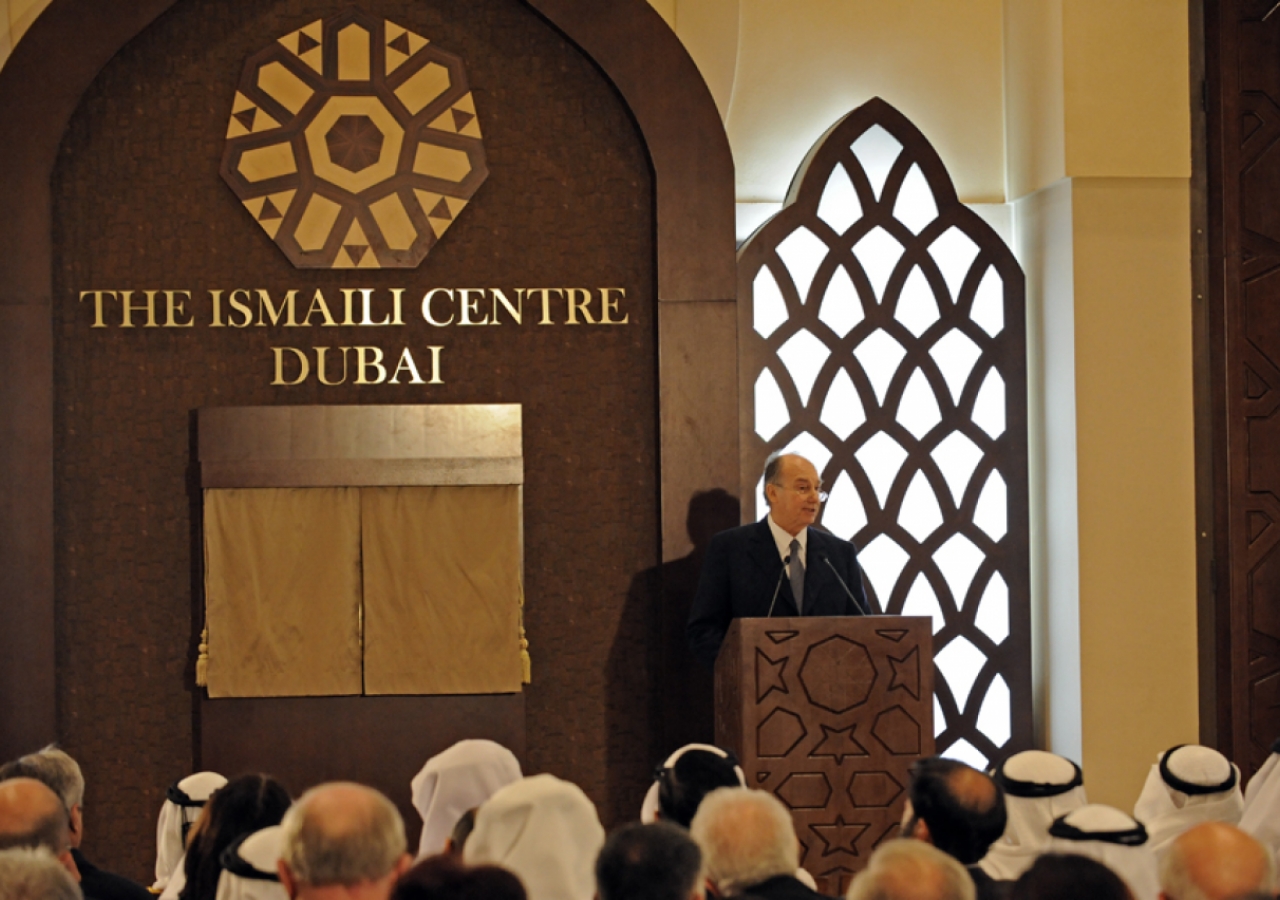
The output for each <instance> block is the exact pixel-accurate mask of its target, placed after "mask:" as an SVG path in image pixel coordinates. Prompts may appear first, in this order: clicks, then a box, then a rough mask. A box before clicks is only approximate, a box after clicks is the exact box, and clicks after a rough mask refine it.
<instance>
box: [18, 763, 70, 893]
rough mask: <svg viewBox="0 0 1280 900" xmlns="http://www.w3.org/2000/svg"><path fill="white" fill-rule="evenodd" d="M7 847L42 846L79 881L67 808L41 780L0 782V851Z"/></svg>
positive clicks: (19, 778)
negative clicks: (72, 850) (73, 855)
mask: <svg viewBox="0 0 1280 900" xmlns="http://www.w3.org/2000/svg"><path fill="white" fill-rule="evenodd" d="M10 847H43V848H45V849H46V850H48V851H49V852H50V853H52V854H53V855H54V856H55V857H57V859H58V861H59V862H60V863H62V865H63V867H64V868H66V870H67V871H68V872H70V873H71V875H72V877H74V878H75V880H76V881H79V880H80V873H79V872H78V871H76V864H75V860H73V859H72V858H71V821H70V818H69V817H68V815H67V808H66V807H65V806H63V805H62V798H61V797H59V796H58V795H57V794H55V793H54V792H53V790H52V789H51V788H49V786H48V785H46V784H45V783H44V782H42V781H38V780H36V779H34V778H24V777H16V778H9V779H7V780H5V781H0V850H6V849H8V848H10Z"/></svg>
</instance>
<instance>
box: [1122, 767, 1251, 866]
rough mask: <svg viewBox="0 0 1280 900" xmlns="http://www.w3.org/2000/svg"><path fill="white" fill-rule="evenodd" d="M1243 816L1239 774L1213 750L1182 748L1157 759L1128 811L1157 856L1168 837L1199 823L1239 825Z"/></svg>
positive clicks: (1170, 837) (1171, 837)
mask: <svg viewBox="0 0 1280 900" xmlns="http://www.w3.org/2000/svg"><path fill="white" fill-rule="evenodd" d="M1243 813H1244V794H1243V792H1242V791H1241V790H1240V771H1239V770H1238V769H1237V768H1236V767H1235V765H1234V764H1232V763H1231V762H1230V761H1229V760H1228V759H1227V758H1226V757H1225V756H1223V755H1222V754H1221V753H1219V752H1218V751H1217V750H1214V749H1213V748H1212V747H1201V746H1199V745H1198V744H1183V745H1179V746H1177V747H1171V748H1170V749H1168V750H1166V751H1165V752H1164V753H1161V754H1160V755H1159V756H1158V757H1157V758H1156V763H1155V765H1153V766H1152V767H1151V771H1150V772H1149V773H1148V774H1147V781H1146V783H1145V784H1144V785H1143V786H1142V793H1141V794H1140V795H1139V796H1138V801H1137V803H1135V804H1134V807H1133V815H1134V818H1136V819H1137V820H1138V821H1140V822H1142V823H1143V824H1144V825H1145V826H1146V828H1147V834H1148V835H1149V836H1150V843H1149V844H1148V846H1149V847H1150V848H1151V850H1152V852H1154V853H1155V854H1156V856H1157V857H1158V856H1160V855H1161V854H1163V853H1164V852H1165V850H1166V849H1167V848H1168V847H1169V844H1171V843H1172V842H1173V839H1174V838H1176V837H1177V836H1178V835H1180V834H1182V832H1184V831H1186V830H1187V829H1188V828H1190V827H1191V826H1193V825H1198V824H1200V823H1201V822H1228V823H1230V824H1232V825H1235V824H1237V823H1239V821H1240V817H1241V815H1242V814H1243Z"/></svg>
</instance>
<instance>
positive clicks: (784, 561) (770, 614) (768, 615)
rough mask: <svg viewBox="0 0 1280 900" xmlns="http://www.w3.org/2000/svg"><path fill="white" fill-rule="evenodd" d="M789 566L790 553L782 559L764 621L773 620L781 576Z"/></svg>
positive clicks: (780, 585) (780, 587) (780, 588)
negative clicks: (780, 569)
mask: <svg viewBox="0 0 1280 900" xmlns="http://www.w3.org/2000/svg"><path fill="white" fill-rule="evenodd" d="M789 565H791V554H790V553H788V554H787V555H786V556H784V557H782V571H781V572H779V573H778V583H777V584H775V585H774V586H773V599H772V600H770V601H769V612H768V613H766V614H765V618H766V619H772V618H773V604H775V603H777V602H778V591H780V590H782V576H783V575H786V574H787V566H789ZM855 605H856V604H855Z"/></svg>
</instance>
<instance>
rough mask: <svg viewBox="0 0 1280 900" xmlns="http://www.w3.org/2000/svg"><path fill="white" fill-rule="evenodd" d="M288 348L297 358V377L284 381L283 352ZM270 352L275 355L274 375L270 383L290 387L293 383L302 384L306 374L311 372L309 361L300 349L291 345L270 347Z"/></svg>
mask: <svg viewBox="0 0 1280 900" xmlns="http://www.w3.org/2000/svg"><path fill="white" fill-rule="evenodd" d="M286 350H288V351H289V352H290V353H292V354H293V355H294V356H296V357H297V358H298V366H299V369H300V371H299V373H298V377H297V378H295V379H294V380H293V381H285V379H284V352H285V351H286ZM271 352H272V353H274V354H275V355H276V377H275V380H274V381H272V382H271V383H272V384H280V385H284V386H285V387H292V386H293V385H295V384H302V382H304V381H306V380H307V376H308V375H310V374H311V362H310V360H308V359H307V355H306V354H305V353H303V352H302V351H301V350H298V349H295V348H293V347H272V348H271Z"/></svg>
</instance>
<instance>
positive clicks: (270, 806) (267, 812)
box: [178, 775, 291, 900]
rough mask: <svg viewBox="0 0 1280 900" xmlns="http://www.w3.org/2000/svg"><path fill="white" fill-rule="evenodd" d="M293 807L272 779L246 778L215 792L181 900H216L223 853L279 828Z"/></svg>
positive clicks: (194, 842)
mask: <svg viewBox="0 0 1280 900" xmlns="http://www.w3.org/2000/svg"><path fill="white" fill-rule="evenodd" d="M290 803H291V801H290V799H289V792H288V791H286V790H285V789H284V786H283V785H281V784H280V782H278V781H276V780H275V779H274V778H271V777H270V776H268V775H243V776H241V777H240V778H237V779H235V780H234V781H229V782H227V784H226V785H224V786H223V787H220V788H218V790H216V791H214V792H213V795H212V796H211V797H210V798H209V802H208V803H207V804H206V805H205V808H204V811H203V812H202V813H201V815H200V821H199V822H198V823H197V826H196V828H195V830H193V831H192V833H191V844H190V846H189V847H187V861H186V865H185V869H184V871H185V872H186V876H187V883H186V886H185V887H183V889H182V893H181V894H179V895H178V896H179V898H180V900H215V897H216V896H217V893H218V876H219V875H221V874H222V853H223V851H225V850H226V849H227V848H228V847H230V846H231V844H232V843H233V842H234V841H235V840H236V838H238V837H241V836H242V835H245V834H250V833H252V832H254V831H258V830H259V829H262V828H266V827H267V826H268V825H279V824H280V820H281V819H283V818H284V814H285V811H286V810H288V809H289V804H290Z"/></svg>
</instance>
